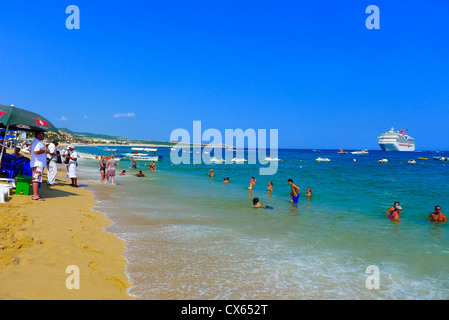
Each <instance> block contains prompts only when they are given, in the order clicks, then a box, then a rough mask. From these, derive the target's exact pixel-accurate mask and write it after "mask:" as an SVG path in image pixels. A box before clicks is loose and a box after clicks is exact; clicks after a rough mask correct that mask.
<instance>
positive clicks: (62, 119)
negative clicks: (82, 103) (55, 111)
mask: <svg viewBox="0 0 449 320" xmlns="http://www.w3.org/2000/svg"><path fill="white" fill-rule="evenodd" d="M67 120H69V119H67V118H66V117H65V116H62V117H61V118H59V121H67Z"/></svg>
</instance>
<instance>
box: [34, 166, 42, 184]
mask: <svg viewBox="0 0 449 320" xmlns="http://www.w3.org/2000/svg"><path fill="white" fill-rule="evenodd" d="M43 171H44V168H43V167H33V176H32V181H33V182H42V172H43Z"/></svg>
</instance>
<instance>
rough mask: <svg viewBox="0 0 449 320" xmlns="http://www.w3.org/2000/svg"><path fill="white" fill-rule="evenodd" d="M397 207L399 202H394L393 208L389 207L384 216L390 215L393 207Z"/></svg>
mask: <svg viewBox="0 0 449 320" xmlns="http://www.w3.org/2000/svg"><path fill="white" fill-rule="evenodd" d="M399 205H400V204H399V202H397V201H396V202H395V203H394V204H393V206H392V207H390V208H388V210H387V212H385V213H386V214H390V212H392V211H394V207H396V206H399Z"/></svg>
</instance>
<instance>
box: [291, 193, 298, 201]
mask: <svg viewBox="0 0 449 320" xmlns="http://www.w3.org/2000/svg"><path fill="white" fill-rule="evenodd" d="M292 200H293V202H294V203H298V200H299V194H297V195H296V197H295V196H293V197H292Z"/></svg>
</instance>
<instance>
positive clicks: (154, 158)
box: [123, 153, 159, 161]
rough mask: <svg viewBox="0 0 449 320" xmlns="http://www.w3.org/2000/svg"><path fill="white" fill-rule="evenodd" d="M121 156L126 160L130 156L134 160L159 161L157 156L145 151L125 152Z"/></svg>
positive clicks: (129, 158)
mask: <svg viewBox="0 0 449 320" xmlns="http://www.w3.org/2000/svg"><path fill="white" fill-rule="evenodd" d="M123 157H124V158H125V159H126V160H131V158H133V159H134V160H136V161H159V157H157V156H150V155H149V154H145V153H125V154H124V155H123Z"/></svg>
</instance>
